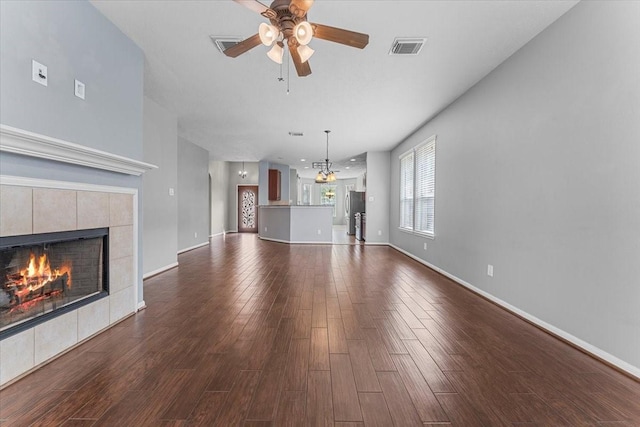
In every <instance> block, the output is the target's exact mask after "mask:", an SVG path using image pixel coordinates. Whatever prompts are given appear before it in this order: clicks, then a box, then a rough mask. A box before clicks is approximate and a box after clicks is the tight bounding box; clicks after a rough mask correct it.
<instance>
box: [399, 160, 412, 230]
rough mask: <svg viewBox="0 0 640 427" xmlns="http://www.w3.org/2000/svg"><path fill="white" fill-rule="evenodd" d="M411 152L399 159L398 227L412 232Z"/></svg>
mask: <svg viewBox="0 0 640 427" xmlns="http://www.w3.org/2000/svg"><path fill="white" fill-rule="evenodd" d="M413 159H414V154H413V151H411V152H410V153H407V154H405V155H403V156H402V157H400V227H401V228H406V229H409V230H413V170H414V164H413Z"/></svg>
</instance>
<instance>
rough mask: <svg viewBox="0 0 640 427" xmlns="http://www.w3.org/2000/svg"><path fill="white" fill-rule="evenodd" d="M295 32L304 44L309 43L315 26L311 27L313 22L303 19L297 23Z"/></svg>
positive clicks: (299, 40)
mask: <svg viewBox="0 0 640 427" xmlns="http://www.w3.org/2000/svg"><path fill="white" fill-rule="evenodd" d="M293 34H294V36H295V38H296V40H297V41H298V43H300V44H301V45H302V46H305V45H307V44H309V42H310V41H311V39H312V38H313V28H311V24H309V23H308V22H307V21H302V22H300V23H299V24H298V25H296V26H295V27H294V29H293Z"/></svg>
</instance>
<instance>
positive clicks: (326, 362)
mask: <svg viewBox="0 0 640 427" xmlns="http://www.w3.org/2000/svg"><path fill="white" fill-rule="evenodd" d="M179 261H180V266H179V268H176V269H173V270H170V271H168V272H166V273H164V274H161V275H159V276H156V277H154V278H152V279H149V280H147V281H145V288H144V297H145V301H146V303H147V306H148V308H147V309H146V310H144V311H142V312H140V313H138V314H136V315H135V316H132V317H130V318H128V319H126V320H125V321H123V322H121V323H119V324H118V325H116V326H115V327H113V328H111V329H109V330H108V331H106V332H104V333H102V334H100V335H98V336H96V337H95V338H93V339H91V340H90V341H88V342H86V343H84V344H83V345H81V346H79V347H77V348H76V349H74V350H72V351H71V352H69V353H67V354H65V355H64V356H62V357H60V358H58V359H57V360H55V361H53V362H52V363H50V364H48V365H46V366H44V367H43V368H41V369H40V370H38V371H36V372H34V373H32V374H31V375H29V376H27V377H25V378H23V379H22V380H20V381H18V382H16V383H15V384H12V385H11V386H9V387H7V388H5V389H4V390H2V391H0V402H1V403H0V418H1V419H2V423H1V424H2V426H3V427H4V426H13V425H25V426H26V425H36V426H51V425H65V426H145V425H149V426H186V425H188V426H192V425H205V426H217V425H220V426H234V425H244V426H297V425H313V426H316V425H318V426H319V425H322V426H328V425H335V426H343V427H346V426H363V425H365V426H392V425H396V426H413V425H439V426H440V425H455V426H465V427H468V426H506V425H509V426H563V425H565V426H582V425H584V426H598V425H601V426H639V425H640V383H637V382H635V381H633V380H631V379H630V378H627V377H625V376H623V375H621V374H619V373H618V372H616V371H614V370H612V369H610V368H609V367H607V366H605V365H603V364H602V363H599V362H598V361H596V360H594V359H592V358H590V357H588V356H586V355H584V354H582V353H581V352H579V351H577V350H575V349H573V348H572V347H570V346H568V345H566V344H564V343H562V342H560V341H558V340H556V339H554V338H553V337H551V336H549V335H547V334H545V333H544V332H541V331H540V330H538V329H536V328H535V327H533V326H531V325H529V324H528V323H526V322H524V321H522V320H520V319H518V318H517V317H515V316H513V315H511V314H509V313H508V312H506V311H504V310H502V309H500V308H498V307H497V306H495V305H493V304H491V303H489V302H487V301H485V300H484V299H482V298H480V297H478V296H476V295H474V294H472V293H471V292H469V291H467V290H465V289H464V288H462V287H460V286H459V285H456V284H455V283H453V282H452V281H450V280H448V279H446V278H444V277H443V276H440V275H438V274H437V273H435V272H433V271H431V270H429V269H428V268H426V267H424V266H422V265H420V264H419V263H417V262H415V261H413V260H411V259H409V258H407V257H405V256H404V255H402V254H400V253H399V252H396V251H395V250H393V249H391V248H388V247H382V246H380V247H376V246H366V247H365V246H359V245H355V246H349V245H343V246H300V245H298V246H289V245H285V244H279V243H271V242H264V241H260V240H258V239H257V237H256V236H255V235H252V234H231V235H227V236H226V238H224V239H223V238H222V237H219V238H214V239H213V240H212V243H211V246H210V247H204V248H200V249H196V250H194V251H191V252H188V253H185V254H183V255H181V256H180V257H179Z"/></svg>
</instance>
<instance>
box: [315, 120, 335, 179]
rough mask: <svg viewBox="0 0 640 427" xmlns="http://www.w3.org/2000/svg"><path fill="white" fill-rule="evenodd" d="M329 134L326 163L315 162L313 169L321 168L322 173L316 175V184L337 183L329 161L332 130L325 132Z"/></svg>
mask: <svg viewBox="0 0 640 427" xmlns="http://www.w3.org/2000/svg"><path fill="white" fill-rule="evenodd" d="M324 132H325V133H326V134H327V157H326V159H324V162H314V163H313V167H314V168H315V167H319V168H320V171H318V175H316V183H317V184H324V183H327V182H335V180H336V174H335V173H334V172H333V171H332V170H331V162H330V161H329V132H331V131H330V130H325V131H324Z"/></svg>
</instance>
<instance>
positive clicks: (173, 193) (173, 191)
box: [169, 188, 176, 196]
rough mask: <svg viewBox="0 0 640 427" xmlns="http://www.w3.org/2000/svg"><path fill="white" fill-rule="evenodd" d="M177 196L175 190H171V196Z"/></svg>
mask: <svg viewBox="0 0 640 427" xmlns="http://www.w3.org/2000/svg"><path fill="white" fill-rule="evenodd" d="M175 194H176V192H175V190H174V189H173V188H169V195H170V196H174V195H175Z"/></svg>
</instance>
